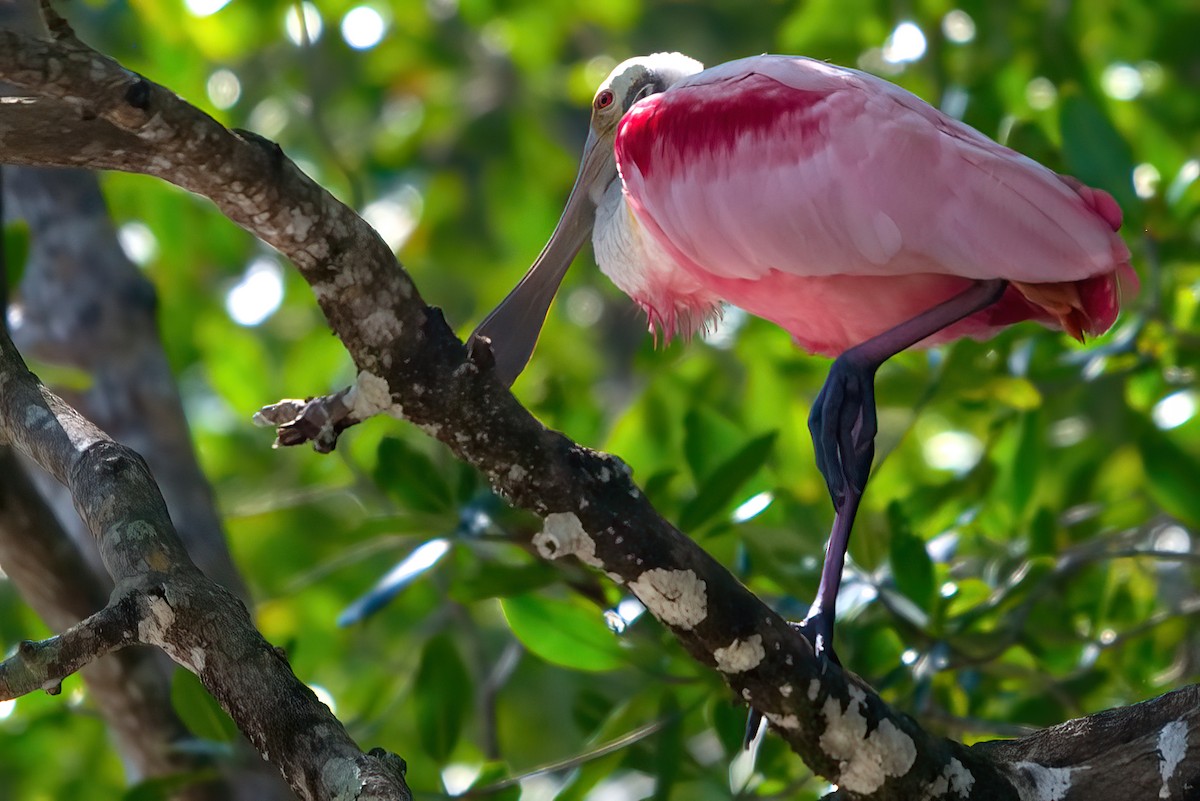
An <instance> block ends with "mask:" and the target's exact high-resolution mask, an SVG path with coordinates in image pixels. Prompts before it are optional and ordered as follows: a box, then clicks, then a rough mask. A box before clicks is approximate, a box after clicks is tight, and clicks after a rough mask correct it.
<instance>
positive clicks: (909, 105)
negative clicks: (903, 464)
mask: <svg viewBox="0 0 1200 801" xmlns="http://www.w3.org/2000/svg"><path fill="white" fill-rule="evenodd" d="M1120 225H1121V210H1120V208H1118V206H1117V204H1116V202H1115V201H1114V200H1113V199H1112V197H1111V196H1110V195H1108V194H1107V193H1106V192H1103V191H1100V190H1097V189H1091V188H1089V187H1086V186H1084V185H1083V184H1081V183H1080V182H1079V181H1076V180H1075V179H1073V178H1069V177H1065V176H1060V175H1057V174H1055V173H1054V172H1052V171H1050V170H1049V169H1047V168H1045V167H1043V166H1041V165H1040V164H1038V163H1036V162H1034V161H1032V160H1030V159H1028V158H1026V157H1025V156H1022V155H1020V154H1019V153H1016V152H1014V151H1012V150H1009V149H1008V148H1005V147H1002V146H1001V145H999V144H997V143H995V142H993V141H992V140H990V139H988V138H987V137H985V136H984V135H983V134H981V133H979V132H978V131H976V130H974V129H973V128H970V127H968V126H967V125H964V124H963V123H961V122H958V121H957V120H954V119H951V118H949V117H947V116H946V115H944V114H942V113H941V112H939V111H938V110H937V109H935V108H933V107H931V106H929V105H928V104H926V103H925V102H924V101H922V100H920V99H919V98H917V97H916V96H915V95H913V94H911V93H909V92H907V91H905V90H903V89H901V88H900V87H898V86H895V85H893V84H891V83H888V82H887V81H884V80H882V79H880V78H876V77H874V76H872V75H868V74H866V73H863V72H859V71H857V70H851V69H843V68H841V67H836V66H833V65H831V64H826V63H824V62H821V61H814V60H812V59H808V58H798V57H790V56H755V57H753V58H745V59H741V60H738V61H732V62H730V63H728V64H722V65H720V66H717V67H713V68H711V69H707V70H706V69H704V68H703V66H702V65H701V64H700V63H699V62H697V61H694V60H693V59H690V58H688V57H687V56H683V55H681V54H678V53H658V54H655V55H651V56H646V57H642V58H634V59H630V60H628V61H625V62H623V63H622V64H620V65H619V66H617V67H616V69H614V70H613V71H612V73H611V74H610V75H609V76H608V78H607V79H606V80H605V81H604V83H602V84H601V85H600V88H599V89H598V90H597V92H596V95H595V99H594V100H593V101H592V121H591V130H590V132H589V133H588V138H587V144H586V145H585V146H584V151H583V160H582V163H581V165H580V168H579V175H578V177H577V178H576V181H575V186H574V188H573V189H572V190H571V194H570V196H569V198H568V199H567V204H566V209H565V210H564V211H563V215H562V219H561V220H560V221H559V223H558V226H557V227H556V228H555V230H554V233H553V235H552V236H551V237H550V241H549V242H548V243H547V244H546V247H545V249H544V250H543V251H542V253H541V255H540V256H538V258H537V260H536V261H535V262H534V264H533V266H532V267H531V268H530V270H529V272H528V273H527V274H526V275H525V277H524V278H523V279H521V282H520V283H519V284H518V285H517V287H516V288H515V289H513V291H512V292H511V293H510V294H509V295H508V297H506V298H505V299H504V301H503V302H502V303H501V304H500V305H499V306H498V307H497V308H496V309H495V311H493V312H492V313H491V314H490V315H489V316H488V317H487V319H485V320H484V321H483V323H481V324H480V326H479V327H478V328H477V329H476V331H475V334H477V335H482V336H486V337H488V338H490V339H491V341H492V345H493V351H494V354H495V359H496V369H497V372H498V374H499V376H500V377H501V378H502V379H503V380H504V381H506V382H509V383H511V382H512V381H513V380H515V379H516V377H517V375H518V374H519V373H520V372H521V370H522V369H524V367H525V364H526V362H527V361H528V360H529V357H530V354H531V353H532V352H533V348H534V344H535V343H536V341H537V336H538V333H539V331H540V329H541V326H542V323H543V321H544V320H545V316H546V311H547V309H548V308H549V305H550V301H551V299H552V298H553V297H554V294H555V292H556V291H557V289H558V286H559V283H560V282H561V280H562V277H563V275H564V274H565V273H566V270H567V268H568V266H569V265H570V263H571V261H572V260H573V259H574V257H575V254H576V253H577V252H578V251H579V249H580V248H581V247H582V246H583V243H584V241H585V240H586V239H587V236H588V234H589V232H590V233H591V235H592V242H593V246H594V248H595V251H596V260H597V262H598V263H599V265H600V269H601V270H602V271H603V272H604V273H605V274H606V275H608V276H609V278H611V279H612V281H613V282H614V283H615V284H616V285H617V286H618V287H620V288H621V289H622V290H624V291H625V292H626V293H627V294H628V295H629V296H630V297H631V298H633V300H634V301H635V302H637V303H638V305H640V306H641V307H642V308H643V309H645V311H646V312H647V314H648V316H649V319H650V327H651V328H652V329H653V328H654V327H656V326H657V327H659V328H661V330H662V331H663V333H664V335H665V336H666V337H668V338H669V337H670V336H671V335H672V334H673V333H683V334H685V335H686V334H690V333H692V332H693V331H694V330H696V329H697V328H698V327H700V326H703V325H704V324H705V323H706V322H708V321H710V320H711V319H712V318H713V317H714V316H715V315H717V314H718V313H719V308H720V304H721V303H722V302H728V303H732V304H735V305H737V306H740V307H741V308H743V309H745V310H746V311H747V312H750V313H751V314H755V315H758V316H759V317H763V318H765V319H767V320H771V321H773V322H775V323H777V324H779V325H780V326H782V327H783V328H785V329H786V330H787V331H789V332H790V333H791V334H792V336H793V337H794V338H795V340H796V342H797V343H798V344H799V345H800V346H801V347H803V348H804V349H805V350H808V351H810V352H812V353H815V354H823V355H828V356H836V358H835V360H834V362H833V366H832V368H831V369H830V372H829V377H828V379H827V380H826V381H825V385H824V387H823V388H822V389H821V392H820V394H819V395H818V396H817V398H816V401H815V403H814V405H813V407H812V412H811V414H810V416H809V429H810V431H811V433H812V437H813V442H814V445H815V448H816V461H817V466H818V468H819V469H820V471H821V473H822V475H823V476H824V477H825V481H826V484H827V485H828V488H829V494H830V497H831V499H832V500H833V506H834V511H835V517H834V523H833V529H832V532H831V534H830V539H829V545H828V550H827V552H826V558H825V564H824V567H823V568H822V571H821V583H820V587H819V589H818V591H817V597H816V599H815V601H814V602H813V604H812V606H811V608H810V611H809V613H808V615H807V617H806V618H805V620H804V622H803V623H801V624H800V628H801V630H802V631H804V633H805V635H806V636H807V637H808V638H809V639H810V641H812V642H813V645H814V647H815V648H816V649H817V651H818V652H827V655H828V656H833V652H832V650H830V646H831V642H832V639H831V635H832V633H833V620H834V615H835V604H836V601H837V590H838V585H839V583H840V581H841V574H842V567H843V562H844V559H845V553H846V546H847V544H848V541H849V537H850V530H851V526H852V525H853V521H854V515H855V512H856V511H857V509H858V504H859V499H860V498H861V496H862V492H863V488H864V487H865V485H866V483H867V475H868V473H869V472H870V468H871V461H872V458H873V456H874V439H875V433H876V418H875V399H874V377H875V372H876V370H877V368H878V367H879V366H880V365H881V364H882V363H883V362H884V361H885V360H887V359H888V358H890V357H891V356H893V355H895V354H896V353H899V352H900V351H902V350H904V349H906V348H909V347H912V346H914V345H918V344H920V345H931V344H934V343H938V342H946V341H948V340H952V339H956V338H959V337H963V336H970V337H976V338H984V337H986V336H989V335H991V334H993V333H995V332H996V331H998V330H1000V329H1001V328H1003V327H1005V326H1007V325H1010V324H1012V323H1016V322H1019V321H1022V320H1034V321H1036V322H1039V323H1042V324H1044V325H1047V326H1049V327H1058V328H1062V329H1063V330H1065V331H1067V332H1068V333H1069V334H1071V335H1072V336H1074V337H1076V338H1079V339H1082V338H1083V336H1084V335H1085V334H1097V333H1101V332H1103V331H1105V330H1107V329H1108V328H1109V327H1110V326H1111V325H1112V323H1113V321H1114V320H1115V318H1116V315H1117V309H1118V306H1119V303H1120V295H1121V289H1122V287H1124V288H1127V289H1129V290H1134V289H1136V287H1137V278H1136V276H1135V275H1134V273H1133V271H1132V269H1131V267H1130V265H1129V250H1128V249H1127V248H1126V246H1125V244H1124V242H1123V241H1122V240H1121V238H1120V237H1119V236H1118V235H1117V234H1116V233H1115V232H1116V230H1117V229H1118V228H1119V227H1120ZM834 658H836V657H834Z"/></svg>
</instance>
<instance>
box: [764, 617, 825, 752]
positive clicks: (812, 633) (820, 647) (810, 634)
mask: <svg viewBox="0 0 1200 801" xmlns="http://www.w3.org/2000/svg"><path fill="white" fill-rule="evenodd" d="M788 625H789V626H791V627H792V628H793V629H795V630H796V631H798V632H800V634H801V635H803V637H804V639H806V640H808V642H809V644H810V645H811V646H812V647H813V653H814V654H816V657H817V660H818V662H820V664H821V672H822V673H824V672H825V671H824V669H825V664H826V661H829V662H832V663H833V664H835V665H837V666H838V667H841V666H842V660H840V659H838V656H837V653H836V652H834V650H833V618H832V616H830V615H826V614H825V613H824V612H821V611H820V610H817V611H814V612H811V613H809V615H808V617H806V618H804V620H802V621H800V622H799V623H796V622H794V621H791V620H789V621H788ZM762 721H763V713H762V712H759V711H758V710H757V709H755V708H754V707H750V713H749V714H748V715H747V716H746V732H745V734H744V735H743V736H742V750H748V749H749V748H750V743H751V742H753V741H754V738H755V737H756V736H757V735H758V730H759V728H760V727H761V726H762Z"/></svg>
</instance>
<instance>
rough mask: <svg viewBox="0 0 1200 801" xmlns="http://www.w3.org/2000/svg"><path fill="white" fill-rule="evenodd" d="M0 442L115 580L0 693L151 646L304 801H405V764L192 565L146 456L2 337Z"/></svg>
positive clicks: (24, 660) (2, 678) (51, 682)
mask: <svg viewBox="0 0 1200 801" xmlns="http://www.w3.org/2000/svg"><path fill="white" fill-rule="evenodd" d="M0 440H7V441H9V442H10V443H11V444H12V445H13V446H15V447H16V448H17V449H18V450H20V451H21V452H22V453H24V454H25V455H26V456H28V457H29V458H31V459H33V460H34V461H36V462H37V463H38V464H39V465H41V466H42V467H43V468H45V469H46V470H47V471H48V472H49V473H51V474H52V475H53V476H54V477H55V478H56V479H57V480H59V481H60V482H62V483H63V484H64V485H65V486H66V487H67V488H68V489H69V490H70V492H71V496H72V497H73V498H74V500H75V506H76V509H77V510H78V511H79V514H80V516H81V517H82V518H83V520H84V522H85V523H86V524H87V526H88V529H89V530H90V531H91V532H92V535H93V536H94V537H95V538H96V541H97V544H98V546H99V548H100V555H101V557H102V559H103V560H104V564H105V566H106V567H107V569H108V571H109V574H110V575H111V576H112V577H113V579H114V581H115V582H116V591H115V593H114V598H113V600H112V601H111V602H110V604H109V605H108V606H107V607H105V609H104V610H102V611H101V612H98V613H97V614H96V615H93V616H92V617H90V618H88V619H87V620H85V621H84V622H82V623H80V624H79V625H77V626H74V627H72V628H71V629H68V630H67V632H64V634H63V635H60V636H59V637H55V638H51V639H50V640H48V641H46V642H45V643H41V644H28V645H26V646H24V647H23V648H22V649H19V650H18V653H17V654H16V655H14V656H13V657H11V658H10V659H9V660H6V661H5V662H4V663H0V697H4V698H8V697H13V696H14V695H16V694H19V693H21V692H26V691H29V690H30V689H32V688H34V687H38V686H41V687H49V688H54V687H57V683H58V681H60V680H61V678H62V677H63V676H64V675H66V674H67V673H69V672H70V671H73V670H75V669H77V668H78V667H79V666H80V665H82V664H85V663H86V662H87V661H89V660H90V659H91V658H94V657H95V656H97V655H100V654H103V653H106V652H107V651H109V650H111V649H112V648H114V647H118V646H121V645H125V644H130V643H134V642H137V643H141V644H146V645H155V646H157V647H159V648H161V649H162V650H164V651H165V652H166V653H167V654H168V655H169V656H170V657H171V658H172V659H174V660H175V661H176V662H178V663H179V664H180V665H183V666H184V667H186V668H187V669H189V670H191V671H192V672H194V673H195V674H196V675H197V676H199V678H200V680H201V681H202V682H203V683H204V686H205V687H206V688H208V690H209V692H211V693H212V694H213V696H214V697H215V698H216V699H217V701H218V702H220V704H221V705H222V706H223V707H224V708H225V709H226V711H228V712H229V714H230V716H231V717H232V718H233V719H234V721H236V722H237V724H238V726H239V727H240V728H241V729H242V731H243V732H244V733H245V734H246V735H247V737H248V738H249V739H250V741H251V742H252V743H253V744H254V746H255V747H256V748H257V749H258V750H259V752H260V753H262V754H263V756H264V757H267V758H269V759H270V760H271V761H272V762H273V763H274V764H275V765H276V766H277V767H278V768H279V769H280V771H281V772H282V773H283V774H284V776H285V778H286V779H287V780H288V782H289V784H290V785H291V786H292V788H293V790H295V791H296V793H297V794H298V795H299V796H300V797H301V798H304V799H333V798H338V799H342V798H352V799H364V800H365V799H407V798H409V793H408V789H407V786H406V785H405V783H404V778H403V769H402V764H403V763H402V761H400V760H398V759H397V758H395V757H390V756H388V755H386V754H384V753H382V752H372V753H371V754H363V753H362V752H361V751H359V749H358V747H357V746H356V745H355V744H354V742H353V741H352V740H351V739H350V737H349V736H348V735H347V734H346V732H345V730H344V729H343V728H342V725H341V724H340V723H339V722H338V721H337V719H336V718H335V717H334V716H333V714H332V713H331V712H330V711H329V709H328V708H327V707H326V706H325V705H324V704H322V703H320V702H319V701H318V700H317V698H316V696H314V695H313V693H312V691H311V690H309V689H308V688H307V687H306V686H305V685H304V684H303V683H301V682H300V681H299V680H298V679H297V678H296V677H295V675H294V674H293V673H292V671H291V668H290V667H289V666H288V664H287V660H286V658H285V657H284V655H283V654H282V653H281V652H280V651H278V650H277V649H275V648H273V647H271V645H270V644H269V643H267V642H266V641H265V640H264V639H263V638H262V636H261V635H260V634H259V633H258V631H257V630H256V629H255V628H254V625H253V623H252V621H251V620H250V616H249V614H248V613H247V611H246V607H245V605H244V604H243V603H242V602H241V601H239V600H238V599H237V598H235V597H234V596H233V595H231V594H230V593H229V591H227V590H225V589H224V588H223V587H221V586H220V585H218V584H216V583H215V582H213V581H211V580H210V579H208V578H206V577H205V576H204V574H203V573H201V572H200V571H199V570H198V569H197V568H196V566H195V565H194V564H193V563H192V561H191V559H190V558H189V557H188V555H187V552H186V551H185V550H184V548H183V545H182V543H181V542H180V541H179V538H178V536H177V534H176V533H175V530H174V528H173V526H172V525H171V521H170V518H169V516H168V515H167V510H166V506H165V505H164V503H163V500H162V496H161V495H160V494H159V492H158V488H157V486H156V485H155V484H154V481H153V479H152V478H151V477H150V473H149V471H148V469H147V468H146V465H145V462H143V461H142V459H141V458H140V457H139V456H138V455H137V454H136V453H134V452H133V451H131V450H129V449H128V448H126V447H124V446H122V445H119V444H118V443H116V442H113V441H112V440H111V439H110V438H108V437H107V436H106V435H105V434H104V433H103V432H101V431H100V430H99V429H97V428H96V427H95V426H93V425H92V424H91V423H89V422H88V421H86V420H84V419H83V418H82V417H80V416H79V415H78V413H76V412H75V411H74V410H73V409H71V408H70V407H69V406H67V405H66V404H65V403H63V402H62V401H61V400H60V399H59V398H57V397H56V396H54V395H53V394H51V393H50V392H49V391H48V390H46V388H45V387H43V386H42V385H41V384H40V383H39V382H38V381H37V379H36V378H35V377H34V376H33V375H32V374H31V373H29V372H28V371H27V370H26V369H25V365H24V363H23V361H22V360H21V358H20V356H19V354H18V353H17V352H16V349H15V348H14V346H13V344H12V342H11V341H10V340H9V339H8V337H7V336H0Z"/></svg>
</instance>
